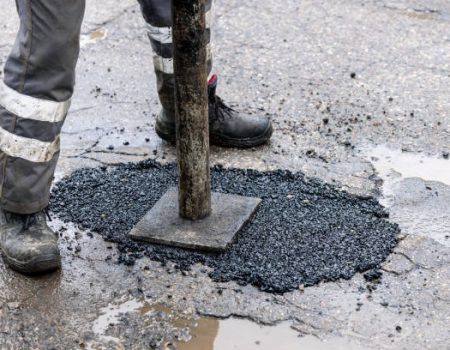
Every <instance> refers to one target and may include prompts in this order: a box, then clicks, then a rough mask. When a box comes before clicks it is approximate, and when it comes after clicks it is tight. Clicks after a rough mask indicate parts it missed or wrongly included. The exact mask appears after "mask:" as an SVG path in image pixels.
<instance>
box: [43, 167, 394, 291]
mask: <svg viewBox="0 0 450 350" xmlns="http://www.w3.org/2000/svg"><path fill="white" fill-rule="evenodd" d="M175 184H176V166H175V165H173V164H168V165H160V164H158V163H156V162H154V161H151V160H147V161H144V162H141V163H134V164H124V165H120V166H118V167H114V168H112V169H106V168H95V169H92V168H87V169H81V170H77V171H75V172H74V173H73V174H72V175H71V176H69V177H66V178H64V179H63V180H62V181H61V182H59V183H58V184H57V185H56V186H55V188H54V190H53V193H52V199H51V209H52V211H53V212H54V213H56V214H57V215H58V216H59V217H60V218H61V219H62V220H63V221H66V222H74V223H77V224H80V225H81V226H82V228H84V229H90V230H92V231H95V232H98V233H99V234H101V235H102V236H103V237H104V238H105V239H106V240H109V241H112V242H116V243H118V246H119V251H120V252H121V256H120V258H119V262H121V263H126V264H133V263H134V261H135V259H137V258H140V257H142V256H143V255H146V256H148V257H150V258H151V259H153V260H156V261H160V262H162V263H166V262H168V261H172V262H175V263H176V265H177V267H178V268H179V269H181V270H185V269H189V268H190V267H191V266H192V265H193V264H195V263H202V264H204V265H206V266H209V267H211V272H210V276H211V278H212V279H214V280H216V281H231V280H233V281H237V282H238V283H239V284H252V285H254V286H257V287H259V288H260V289H261V290H264V291H268V292H276V293H284V292H288V291H291V290H294V289H297V288H298V287H299V286H300V285H304V286H310V285H314V284H317V283H319V282H321V281H334V280H337V279H340V278H343V279H348V278H351V277H352V276H353V275H354V274H355V273H357V272H363V271H367V270H375V271H377V270H378V269H379V267H380V264H381V263H382V262H383V261H384V260H385V258H386V257H387V256H388V255H389V253H390V252H391V251H392V249H393V248H394V247H395V246H396V244H397V237H398V234H399V228H398V226H397V225H396V224H393V223H390V222H389V221H388V220H386V218H387V213H386V211H385V209H384V208H383V207H382V206H381V205H380V204H379V203H378V202H377V201H376V200H375V199H373V198H361V197H357V196H354V195H351V194H348V193H346V192H342V191H340V190H338V189H337V188H335V187H333V186H331V185H328V184H325V183H322V182H320V181H318V180H315V179H309V178H306V177H305V176H304V175H303V174H302V173H291V172H289V171H282V170H277V171H271V172H258V171H255V170H245V169H223V168H222V167H220V166H216V167H214V168H212V187H213V190H214V191H218V192H224V193H232V194H238V195H244V196H254V197H260V198H262V202H261V204H260V206H259V207H258V210H257V211H256V213H255V215H254V217H253V219H252V221H251V222H249V223H248V224H247V225H246V226H245V227H244V228H243V230H242V231H241V233H240V235H239V237H238V239H237V240H236V242H235V243H234V244H233V245H232V246H231V247H230V249H229V250H228V251H227V252H225V253H222V254H212V253H201V252H196V251H189V250H184V249H179V248H171V247H165V246H159V245H152V244H148V243H141V242H135V241H132V240H131V239H129V238H128V236H127V234H128V232H129V230H130V229H131V228H132V227H133V226H134V225H135V224H136V223H137V222H138V221H139V220H140V219H141V218H142V217H143V216H144V214H145V213H146V212H147V211H148V210H149V209H150V208H151V207H152V206H153V205H154V204H155V203H156V201H157V200H158V199H159V198H160V197H161V196H162V195H163V194H164V193H165V191H166V190H167V189H168V188H169V187H170V186H174V185H175Z"/></svg>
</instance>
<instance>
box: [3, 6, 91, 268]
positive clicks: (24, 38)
mask: <svg viewBox="0 0 450 350" xmlns="http://www.w3.org/2000/svg"><path fill="white" fill-rule="evenodd" d="M16 4H17V10H18V13H19V17H20V28H19V32H18V34H17V37H16V41H15V44H14V47H13V49H12V52H11V54H10V56H9V57H8V59H7V61H6V64H5V68H4V81H1V82H0V248H1V252H2V255H3V257H4V260H5V262H6V263H7V264H8V265H10V266H11V267H12V268H14V269H16V270H18V271H20V272H24V273H37V272H43V271H47V270H53V269H55V268H58V267H59V266H60V260H61V258H60V254H59V250H58V245H57V236H56V235H55V233H54V232H52V231H51V230H50V228H49V227H48V226H47V224H46V216H45V214H44V211H43V209H44V208H45V207H46V206H47V205H48V200H49V189H50V185H51V182H52V179H53V173H54V171H55V166H56V162H57V159H58V155H59V134H60V131H61V127H62V124H63V122H64V119H65V117H66V114H67V110H68V108H69V105H70V98H71V96H72V91H73V86H74V82H75V65H76V62H77V58H78V52H79V35H80V27H81V22H82V18H83V14H84V0H17V1H16Z"/></svg>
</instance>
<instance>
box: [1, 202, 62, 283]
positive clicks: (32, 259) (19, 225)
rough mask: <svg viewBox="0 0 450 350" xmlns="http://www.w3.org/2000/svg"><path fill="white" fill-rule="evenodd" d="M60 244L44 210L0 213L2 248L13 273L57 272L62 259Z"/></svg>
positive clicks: (2, 211)
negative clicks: (27, 213) (24, 212)
mask: <svg viewBox="0 0 450 350" xmlns="http://www.w3.org/2000/svg"><path fill="white" fill-rule="evenodd" d="M57 241H58V236H57V234H56V233H55V232H53V231H52V230H51V229H50V228H49V227H48V226H47V220H46V213H45V212H44V211H41V212H39V213H36V214H30V215H24V214H15V213H10V212H7V211H4V210H0V248H1V252H2V255H3V259H4V261H5V263H6V264H7V265H9V267H11V268H12V269H13V270H16V271H18V272H21V273H24V274H37V273H42V272H46V271H52V270H56V269H58V268H59V267H61V256H60V254H59V249H58V244H57Z"/></svg>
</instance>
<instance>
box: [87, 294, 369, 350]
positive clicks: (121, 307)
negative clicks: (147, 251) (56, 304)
mask: <svg viewBox="0 0 450 350" xmlns="http://www.w3.org/2000/svg"><path fill="white" fill-rule="evenodd" d="M133 312H134V313H139V314H140V315H145V314H149V313H154V312H163V313H165V314H167V315H170V319H171V322H172V324H171V326H173V327H177V328H187V329H189V333H190V339H189V340H188V341H175V342H166V343H165V345H163V348H164V349H165V350H174V349H177V350H273V349H277V350H296V349H298V350H302V349H305V350H328V349H331V348H332V349H334V350H360V349H362V348H361V347H359V346H357V345H356V344H353V343H351V342H349V341H348V340H347V339H344V338H330V339H327V340H325V341H322V340H320V339H318V338H316V337H314V336H300V335H299V333H298V332H297V331H295V330H294V329H292V328H291V327H290V323H288V322H283V323H280V324H279V325H276V326H263V325H259V324H257V323H254V322H251V321H248V320H245V319H239V318H229V319H225V320H219V319H216V318H212V317H200V318H197V319H195V320H193V319H192V318H189V317H186V316H183V315H179V314H176V313H174V312H173V311H171V310H170V309H169V308H167V307H165V306H164V305H161V304H150V303H148V302H147V301H145V300H137V299H130V300H127V301H125V302H123V303H120V304H110V305H108V306H107V307H105V308H102V309H101V310H100V316H99V317H98V318H97V319H96V320H95V321H94V323H93V325H92V331H93V332H94V333H95V335H96V336H97V337H98V340H97V341H96V342H95V343H94V342H91V343H89V344H87V349H92V350H94V349H98V348H101V347H99V344H100V343H103V344H105V343H109V344H111V342H113V343H115V344H117V345H118V347H120V344H121V341H120V339H119V338H115V337H112V336H108V335H105V333H106V331H107V329H108V328H109V327H111V326H114V325H117V324H118V323H119V322H120V317H121V316H122V315H123V314H126V313H133ZM99 342H100V343H99Z"/></svg>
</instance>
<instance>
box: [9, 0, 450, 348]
mask: <svg viewBox="0 0 450 350" xmlns="http://www.w3.org/2000/svg"><path fill="white" fill-rule="evenodd" d="M0 8H1V9H2V11H1V12H0V28H1V29H0V63H1V64H3V62H4V60H5V59H6V55H7V53H8V51H9V49H10V47H11V44H12V41H13V39H14V33H15V30H16V29H17V17H16V15H15V6H14V4H13V2H12V1H9V0H0ZM215 13H216V15H215V19H216V21H215V27H214V38H215V46H214V49H215V66H216V68H217V70H218V72H219V75H220V79H221V80H220V86H219V93H220V95H221V96H223V97H224V98H225V99H226V100H227V101H229V102H231V104H233V105H236V106H239V108H242V109H244V110H247V111H251V112H254V113H265V114H267V115H269V116H271V118H272V120H273V122H274V125H275V134H274V137H273V141H272V142H271V144H270V145H268V146H265V147H262V148H258V149H250V150H245V151H238V150H225V149H221V148H216V147H214V148H213V149H212V155H211V158H212V160H213V162H214V163H221V164H223V165H224V166H234V167H249V168H256V169H261V170H265V169H278V168H286V169H292V170H300V171H303V172H305V173H306V174H308V175H309V176H312V177H318V178H320V179H322V180H324V181H328V182H331V183H335V184H337V185H339V186H341V187H342V188H343V189H345V190H347V191H350V192H353V193H358V194H361V195H373V194H375V195H377V196H379V197H380V199H381V200H382V201H383V203H384V204H385V205H387V206H388V207H389V210H390V213H391V220H393V221H395V222H397V223H399V225H400V226H401V228H402V231H403V239H402V241H401V243H400V244H399V246H398V248H397V249H396V250H395V252H394V253H393V254H392V256H391V257H390V258H389V259H388V261H386V263H385V265H384V267H383V270H384V274H383V277H382V280H381V283H380V284H377V285H371V284H367V282H366V281H364V279H363V277H362V276H361V275H357V276H355V277H354V278H353V279H351V280H350V281H338V282H336V283H326V284H321V285H318V286H315V287H310V288H300V289H299V290H298V291H295V292H292V293H287V294H285V295H283V296H279V295H270V294H265V293H262V292H260V291H258V290H256V289H254V288H252V287H242V286H238V285H236V284H233V283H225V284H224V283H221V284H218V283H214V282H212V281H211V280H210V279H209V278H208V277H207V271H206V270H205V268H204V267H202V266H198V267H197V268H196V269H194V271H192V272H189V273H184V274H181V273H179V272H175V270H174V268H173V267H172V266H160V265H159V264H158V263H156V262H151V261H147V260H146V259H142V260H140V261H139V263H138V264H137V265H135V266H133V267H125V266H119V265H116V264H115V256H116V254H117V252H116V250H115V247H114V245H112V244H110V243H108V242H104V241H103V240H101V239H100V238H99V237H97V235H95V234H94V235H93V237H92V238H90V235H88V234H87V233H86V232H82V231H80V230H78V229H77V228H74V227H70V226H69V227H67V225H62V224H61V223H59V222H57V221H54V222H53V224H52V225H53V226H54V227H55V229H58V230H59V231H60V234H61V236H62V238H61V243H60V246H61V249H62V252H63V259H64V261H63V270H62V271H61V272H58V273H55V274H52V275H49V276H44V277H40V278H29V277H23V276H20V275H18V274H16V273H13V272H11V271H9V270H7V269H6V268H5V266H4V265H3V262H0V286H1V288H0V345H1V346H0V347H1V348H2V349H3V348H5V349H76V348H91V349H116V348H118V349H121V348H122V349H123V348H125V349H143V348H152V347H153V348H157V346H161V348H162V349H172V348H173V347H174V346H176V347H177V348H178V349H192V348H195V349H196V350H200V349H201V350H203V349H216V350H217V349H229V348H232V346H235V348H236V349H239V347H238V346H241V348H242V346H245V345H244V341H243V340H242V342H241V343H240V344H239V339H244V337H242V338H240V337H238V338H239V339H233V337H224V334H227V333H224V332H226V330H227V329H231V331H232V332H234V333H231V334H239V333H236V332H238V330H242V329H251V330H254V328H251V324H250V325H249V326H248V327H249V328H243V327H244V326H243V325H242V324H241V323H240V321H238V320H235V319H231V320H228V321H220V322H219V321H217V320H215V319H211V318H208V317H210V316H216V317H221V318H224V317H230V316H238V317H244V318H246V319H250V320H253V321H256V322H260V323H263V324H266V325H270V324H276V323H279V322H281V321H287V324H288V325H289V326H292V327H293V328H294V329H295V330H296V332H298V334H299V335H302V337H301V338H297V337H295V341H297V342H295V341H294V343H293V345H292V347H291V348H292V349H297V348H306V349H323V348H333V346H334V348H337V349H339V348H348V349H353V348H356V349H433V350H434V349H449V348H450V342H449V324H450V286H449V281H450V267H449V263H450V257H449V252H450V238H449V237H450V228H449V225H448V223H449V222H450V202H449V198H450V160H447V159H445V158H444V156H445V155H446V154H448V153H447V152H449V151H450V112H449V111H450V99H449V96H450V4H449V3H448V1H445V0H369V1H367V0H366V1H363V0H336V1H322V0H319V1H318V0H309V1H308V0H305V1H303V0H302V1H298V0H286V1H282V2H280V1H272V0H263V1H261V0H259V1H257V0H250V1H246V2H242V1H237V0H229V1H223V0H221V1H217V2H216V7H215ZM82 42H83V49H82V52H81V56H80V62H79V66H78V82H77V87H76V93H75V96H74V100H73V106H72V110H71V112H70V114H69V117H68V120H67V123H66V125H65V127H64V132H63V137H62V142H63V151H62V159H61V162H60V165H59V168H58V177H61V176H63V175H65V174H68V173H69V172H70V171H72V170H73V169H76V168H78V167H82V166H98V165H103V164H116V163H119V162H124V161H136V160H140V159H143V158H146V157H152V158H156V159H158V160H160V161H162V162H164V161H173V160H174V149H173V148H172V147H171V146H170V145H168V144H166V143H164V142H161V141H160V140H159V139H158V138H157V137H156V135H155V133H154V130H153V126H154V122H155V119H154V118H155V114H156V113H157V112H158V101H157V96H156V93H155V89H154V86H155V79H154V76H153V74H152V65H151V50H150V46H149V44H148V42H147V39H146V37H145V32H144V23H143V21H142V19H141V17H140V13H139V9H138V7H137V5H136V4H135V3H134V1H131V0H127V1H121V2H117V1H112V0H105V1H101V2H95V1H92V0H88V10H87V15H86V19H85V24H84V27H83V38H82ZM352 73H354V74H353V75H352ZM351 76H354V78H352V77H351ZM146 138H149V141H148V142H147V141H146ZM124 141H128V142H129V143H130V145H129V146H124V145H123V143H124ZM109 145H113V146H114V150H112V151H110V150H108V148H107V147H108V146H109ZM281 325H283V323H282V324H281ZM278 327H282V326H278ZM278 327H275V328H270V329H274V330H275V329H280V328H278ZM264 329H265V328H264ZM249 332H250V331H249ZM254 332H255V334H254V339H252V340H254V341H253V342H252V343H251V344H252V345H248V344H247V345H246V346H245V349H251V348H252V346H253V347H254V348H255V349H264V346H265V344H266V343H265V342H263V341H262V340H260V338H259V337H260V336H261V337H262V335H261V334H260V333H257V330H254ZM283 332H284V331H283V329H282V328H281V331H280V332H276V331H273V333H272V334H273V338H275V340H278V342H279V343H280V344H281V343H282V342H283V340H282V339H280V338H278V339H277V335H278V337H285V336H286V333H283ZM292 332H294V331H292ZM250 333H251V332H250ZM189 334H191V335H193V339H192V340H191V341H190V342H187V343H185V342H184V341H186V340H188V339H189V338H190V336H189ZM251 334H253V333H251ZM294 334H295V335H297V334H296V333H294ZM224 338H226V339H228V340H223V339H224ZM201 339H203V340H204V342H203V343H200V342H199V341H200V340H201ZM205 339H206V340H205ZM214 339H216V342H214ZM261 339H262V338H261ZM286 339H287V338H286ZM234 341H237V343H238V344H234V345H233V342H234ZM195 342H197V343H195ZM258 342H259V343H258ZM213 343H214V345H213ZM158 344H160V345H158ZM190 344H191V345H190ZM192 344H196V345H192ZM258 344H259V345H258ZM189 346H193V347H191V348H189ZM267 346H268V345H267ZM268 348H270V347H268ZM272 349H273V346H272Z"/></svg>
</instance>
